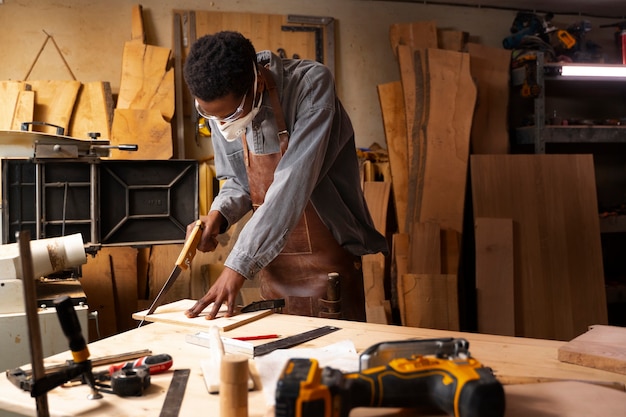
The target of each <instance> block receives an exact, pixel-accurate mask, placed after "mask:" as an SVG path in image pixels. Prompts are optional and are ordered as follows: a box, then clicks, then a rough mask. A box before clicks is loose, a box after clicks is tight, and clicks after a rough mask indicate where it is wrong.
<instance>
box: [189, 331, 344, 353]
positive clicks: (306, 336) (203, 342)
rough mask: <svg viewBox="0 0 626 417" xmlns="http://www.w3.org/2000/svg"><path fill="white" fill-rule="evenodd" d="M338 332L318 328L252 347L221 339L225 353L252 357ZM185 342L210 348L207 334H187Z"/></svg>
mask: <svg viewBox="0 0 626 417" xmlns="http://www.w3.org/2000/svg"><path fill="white" fill-rule="evenodd" d="M337 330H340V329H339V327H335V326H323V327H318V328H316V329H313V330H309V331H307V332H304V333H299V334H296V335H293V336H288V337H283V338H282V339H278V340H275V341H273V342H268V343H264V344H262V345H257V346H255V345H253V344H252V343H250V342H247V341H244V340H237V339H235V338H230V337H222V338H221V339H222V343H223V345H224V350H225V351H226V353H230V354H234V353H239V354H244V355H248V356H252V357H256V356H262V355H267V354H268V353H270V352H273V351H275V350H276V349H287V348H290V347H293V346H296V345H299V344H301V343H304V342H308V341H309V340H313V339H316V338H318V337H322V336H324V335H327V334H329V333H332V332H336V331H337ZM185 341H186V342H187V343H193V344H195V345H200V346H205V347H209V348H210V347H211V346H210V345H211V343H210V341H211V336H210V334H209V333H207V332H198V333H195V334H193V335H191V334H189V335H187V336H186V337H185Z"/></svg>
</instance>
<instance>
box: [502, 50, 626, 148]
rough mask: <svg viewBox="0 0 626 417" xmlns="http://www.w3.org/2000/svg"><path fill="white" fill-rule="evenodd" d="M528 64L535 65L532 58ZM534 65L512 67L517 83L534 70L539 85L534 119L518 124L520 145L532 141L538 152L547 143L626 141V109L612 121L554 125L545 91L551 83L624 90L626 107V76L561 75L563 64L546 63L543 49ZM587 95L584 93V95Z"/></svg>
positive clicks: (531, 143) (625, 106) (577, 87)
mask: <svg viewBox="0 0 626 417" xmlns="http://www.w3.org/2000/svg"><path fill="white" fill-rule="evenodd" d="M526 65H533V64H532V63H531V62H529V63H527V64H526ZM534 66H535V68H533V69H532V71H528V68H526V67H520V68H516V69H514V70H513V71H512V75H511V79H512V85H513V86H514V87H519V86H521V84H522V82H523V81H524V80H525V79H526V77H527V74H528V73H531V74H535V75H536V77H535V79H534V80H532V82H533V83H534V84H535V85H536V87H534V88H535V90H536V91H537V95H536V96H535V97H534V98H533V99H532V102H533V103H532V114H533V115H532V122H531V123H530V125H529V126H522V127H516V128H515V130H514V132H513V139H514V142H515V144H517V145H533V146H534V152H535V153H546V145H547V144H550V143H553V144H559V143H560V144H563V143H589V144H615V143H626V112H625V113H623V115H624V116H625V117H624V118H623V119H622V120H615V119H613V120H611V122H612V123H610V124H602V125H598V124H593V123H590V122H589V121H585V120H583V121H582V122H581V123H578V124H569V125H552V124H550V123H549V120H546V113H548V112H550V110H551V109H550V108H549V107H548V105H547V101H548V100H549V99H550V96H549V94H547V93H546V91H547V90H548V87H549V86H552V87H553V86H557V87H561V88H562V89H570V90H572V91H573V92H574V94H575V92H576V90H578V89H580V87H581V86H582V87H583V89H584V87H585V86H589V85H593V86H597V88H596V89H602V88H604V89H607V90H609V91H612V92H613V93H616V94H620V93H623V94H624V96H623V97H624V98H623V99H622V100H620V101H621V102H620V103H619V104H620V106H622V107H624V108H626V87H625V86H626V77H614V78H599V77H563V76H560V75H558V74H559V69H560V67H561V65H560V64H550V63H548V64H546V63H545V61H544V56H543V54H542V53H540V52H538V53H537V54H536V60H535V61H534ZM581 98H583V99H584V96H583V97H581ZM527 100H528V99H527Z"/></svg>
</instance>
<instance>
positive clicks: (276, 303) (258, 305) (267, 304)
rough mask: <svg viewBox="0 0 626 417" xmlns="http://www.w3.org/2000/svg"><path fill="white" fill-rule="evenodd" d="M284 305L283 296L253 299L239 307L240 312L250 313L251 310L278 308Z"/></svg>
mask: <svg viewBox="0 0 626 417" xmlns="http://www.w3.org/2000/svg"><path fill="white" fill-rule="evenodd" d="M284 306H285V299H284V298H276V299H273V300H261V301H253V302H251V303H250V304H248V305H246V306H243V307H241V310H239V311H240V312H241V313H250V312H252V311H261V310H270V309H278V308H282V307H284Z"/></svg>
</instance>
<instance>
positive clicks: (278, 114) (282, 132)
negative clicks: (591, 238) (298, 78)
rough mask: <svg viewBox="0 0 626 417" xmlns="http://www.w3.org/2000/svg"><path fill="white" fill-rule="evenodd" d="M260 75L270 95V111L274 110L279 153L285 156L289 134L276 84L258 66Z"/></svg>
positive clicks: (269, 74) (263, 69) (262, 68)
mask: <svg viewBox="0 0 626 417" xmlns="http://www.w3.org/2000/svg"><path fill="white" fill-rule="evenodd" d="M259 69H260V70H261V75H262V76H263V79H264V80H265V84H266V85H267V88H268V90H269V93H270V101H271V102H272V109H273V110H274V117H275V118H276V127H278V140H279V141H280V152H281V154H283V155H284V154H285V152H286V151H287V144H288V143H289V132H288V131H287V125H286V124H285V116H284V114H283V108H282V106H281V105H280V99H279V98H278V91H277V89H276V82H275V81H274V77H273V76H272V73H271V72H270V70H268V69H267V68H266V67H264V66H263V65H260V66H259Z"/></svg>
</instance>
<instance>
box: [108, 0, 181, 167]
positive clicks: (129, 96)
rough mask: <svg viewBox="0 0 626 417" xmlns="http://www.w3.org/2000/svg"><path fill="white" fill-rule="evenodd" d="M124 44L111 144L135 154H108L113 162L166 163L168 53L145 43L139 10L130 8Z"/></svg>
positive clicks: (170, 96) (170, 109) (169, 147)
mask: <svg viewBox="0 0 626 417" xmlns="http://www.w3.org/2000/svg"><path fill="white" fill-rule="evenodd" d="M131 38H132V39H131V40H130V41H128V42H126V43H125V44H124V53H123V56H122V78H121V81H120V92H119V96H118V98H117V105H116V108H115V113H114V116H113V127H112V131H111V144H113V145H116V144H126V143H132V144H137V145H138V150H137V152H123V151H118V150H112V151H111V158H113V159H170V158H172V157H173V156H174V145H173V142H172V127H171V124H170V121H171V120H172V117H173V116H174V107H175V88H174V68H173V67H172V65H171V62H170V60H171V49H169V48H163V47H158V46H153V45H147V44H146V43H145V33H144V29H143V18H142V8H141V6H140V5H136V6H135V7H133V13H132V36H131Z"/></svg>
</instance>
